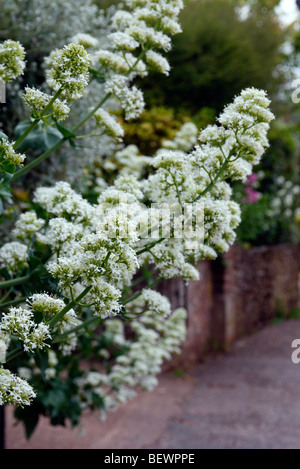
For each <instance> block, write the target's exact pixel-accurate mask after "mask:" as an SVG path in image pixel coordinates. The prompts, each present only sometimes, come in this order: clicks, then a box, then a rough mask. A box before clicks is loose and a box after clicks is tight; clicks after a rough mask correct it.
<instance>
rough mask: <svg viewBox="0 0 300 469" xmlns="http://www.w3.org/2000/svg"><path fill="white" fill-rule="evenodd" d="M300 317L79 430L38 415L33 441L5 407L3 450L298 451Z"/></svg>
mask: <svg viewBox="0 0 300 469" xmlns="http://www.w3.org/2000/svg"><path fill="white" fill-rule="evenodd" d="M295 338H300V320H288V321H285V322H281V323H279V324H276V325H271V326H268V327H267V328H265V329H264V330H262V331H260V332H258V333H256V334H254V335H253V336H251V337H248V338H246V339H243V340H241V341H239V342H238V343H236V344H235V346H234V347H233V348H232V350H230V351H229V352H228V353H226V354H224V355H219V356H217V357H214V358H212V357H210V358H207V359H206V360H205V361H204V362H203V363H199V364H197V365H196V366H194V367H193V368H192V369H191V370H190V371H189V372H187V373H185V375H184V376H183V377H179V376H178V373H177V376H176V375H175V374H174V373H173V372H167V373H164V374H163V375H161V376H160V378H159V385H158V386H157V388H156V390H155V391H154V392H152V393H141V394H139V395H138V396H137V397H136V398H135V399H133V400H132V401H131V402H129V403H128V404H126V405H124V406H123V407H121V408H120V409H119V410H118V411H117V412H116V413H111V414H110V415H108V418H107V420H106V421H105V422H100V421H99V419H98V417H97V413H96V412H95V413H92V414H87V415H85V416H84V418H83V421H82V425H81V426H80V428H76V429H73V430H71V429H69V428H62V427H50V426H49V425H48V423H47V421H46V420H41V421H40V424H39V426H38V429H37V431H36V432H35V434H34V435H33V437H32V439H31V440H30V441H26V439H25V438H24V434H23V429H22V427H21V426H19V425H18V426H16V427H15V426H14V421H13V417H12V412H11V409H9V412H7V430H6V446H7V449H73V448H74V449H100V448H104V449H140V448H146V449H162V448H164V449H196V448H200V449H201V448H217V449H223V448H235V449H239V448H242V449H246V448H251V449H253V448H260V449H269V448H283V449H291V448H297V449H299V448H300V396H299V388H300V363H299V364H298V365H297V364H294V363H293V362H292V360H291V353H292V351H293V349H292V348H291V343H292V341H293V340H294V339H295Z"/></svg>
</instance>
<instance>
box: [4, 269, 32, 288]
mask: <svg viewBox="0 0 300 469" xmlns="http://www.w3.org/2000/svg"><path fill="white" fill-rule="evenodd" d="M32 273H33V272H31V273H30V274H28V275H24V277H17V278H13V279H11V280H6V281H5V282H0V289H1V288H8V287H13V286H14V285H21V284H22V283H25V282H27V280H29V279H30V277H31V275H32Z"/></svg>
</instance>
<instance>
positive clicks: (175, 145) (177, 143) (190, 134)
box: [162, 122, 199, 152]
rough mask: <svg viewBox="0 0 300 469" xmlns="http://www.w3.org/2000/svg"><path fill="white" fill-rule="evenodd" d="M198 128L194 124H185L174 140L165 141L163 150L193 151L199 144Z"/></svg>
mask: <svg viewBox="0 0 300 469" xmlns="http://www.w3.org/2000/svg"><path fill="white" fill-rule="evenodd" d="M198 133H199V131H198V128H197V126H196V125H195V124H194V123H193V122H185V123H184V124H183V125H182V127H181V129H180V130H179V131H178V132H177V133H176V135H175V137H174V139H173V140H164V141H163V143H162V148H167V149H168V150H181V151H184V152H187V151H191V150H192V148H193V147H194V145H196V143H197V140H198V139H197V137H198Z"/></svg>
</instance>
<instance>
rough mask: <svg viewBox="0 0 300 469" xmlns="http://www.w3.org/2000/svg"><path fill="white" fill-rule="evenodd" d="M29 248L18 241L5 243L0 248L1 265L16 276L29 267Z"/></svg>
mask: <svg viewBox="0 0 300 469" xmlns="http://www.w3.org/2000/svg"><path fill="white" fill-rule="evenodd" d="M27 260H28V248H27V246H26V245H25V244H22V243H20V242H18V241H13V242H11V243H5V244H3V246H2V247H1V248H0V264H1V266H2V267H5V268H6V269H7V271H8V272H9V273H10V274H11V275H14V274H16V273H18V272H21V271H22V270H23V269H25V268H26V267H28V262H27Z"/></svg>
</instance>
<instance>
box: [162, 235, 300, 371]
mask: <svg viewBox="0 0 300 469" xmlns="http://www.w3.org/2000/svg"><path fill="white" fill-rule="evenodd" d="M199 271H200V281H197V282H190V283H189V284H188V285H186V284H185V282H183V281H182V280H169V281H166V282H165V283H164V284H163V285H162V287H161V291H162V293H163V294H166V295H167V296H168V297H169V299H170V301H171V304H172V307H173V308H176V307H180V306H183V307H185V308H186V309H187V311H188V320H187V336H186V340H185V342H184V344H183V346H182V354H181V355H180V356H178V357H176V358H175V359H174V360H172V363H171V364H169V365H168V367H170V366H171V367H172V368H174V367H185V366H189V365H191V364H193V363H195V362H196V361H199V360H201V358H203V357H204V356H205V355H206V354H207V353H208V352H213V351H215V350H224V349H228V348H230V346H231V345H232V343H233V342H235V341H236V340H238V339H240V338H241V337H244V336H246V335H249V334H251V333H252V332H254V331H255V330H257V329H259V328H261V327H263V326H264V325H265V324H267V323H269V322H270V320H272V319H273V318H275V317H277V316H278V315H281V316H282V315H287V314H288V313H289V312H290V311H292V310H293V309H294V308H296V307H297V306H300V298H299V291H300V289H299V272H300V246H298V245H292V244H282V245H277V246H261V247H255V248H251V249H244V248H242V247H240V246H237V245H236V246H233V247H232V248H231V249H230V251H229V252H228V253H227V254H226V255H224V257H223V258H219V259H217V260H216V261H212V262H211V261H203V262H201V263H200V264H199Z"/></svg>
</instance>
